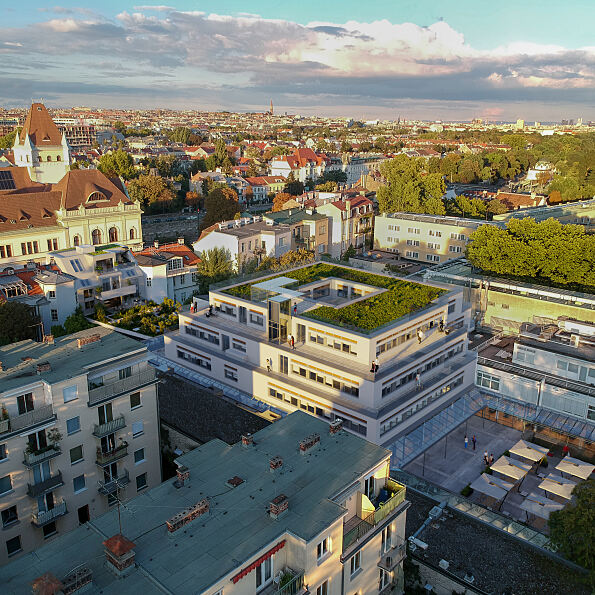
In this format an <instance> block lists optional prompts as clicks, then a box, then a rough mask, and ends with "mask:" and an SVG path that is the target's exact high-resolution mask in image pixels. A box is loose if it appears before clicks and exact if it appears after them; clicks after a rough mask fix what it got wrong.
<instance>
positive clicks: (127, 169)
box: [97, 149, 137, 180]
mask: <svg viewBox="0 0 595 595" xmlns="http://www.w3.org/2000/svg"><path fill="white" fill-rule="evenodd" d="M97 169H98V170H99V171H100V172H103V173H104V174H105V175H106V176H109V177H117V176H122V177H123V178H124V179H125V180H130V179H132V178H134V177H136V175H137V171H136V170H135V169H134V161H133V160H132V157H131V156H130V155H129V154H128V153H127V152H126V151H124V150H122V149H118V150H117V151H112V152H111V153H106V154H105V155H102V156H101V158H100V159H99V165H98V166H97Z"/></svg>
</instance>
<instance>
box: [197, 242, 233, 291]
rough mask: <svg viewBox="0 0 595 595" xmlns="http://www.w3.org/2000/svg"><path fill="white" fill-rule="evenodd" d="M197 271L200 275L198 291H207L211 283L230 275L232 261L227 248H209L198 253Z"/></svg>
mask: <svg viewBox="0 0 595 595" xmlns="http://www.w3.org/2000/svg"><path fill="white" fill-rule="evenodd" d="M197 272H198V274H199V276H200V277H201V282H200V291H201V293H204V292H205V291H208V287H209V285H210V284H211V283H217V282H218V281H223V280H224V279H228V278H229V277H231V275H232V273H233V261H232V258H231V254H230V252H229V250H227V249H226V248H220V247H216V248H211V249H210V250H205V251H204V252H203V253H202V254H201V255H200V262H199V263H198V267H197Z"/></svg>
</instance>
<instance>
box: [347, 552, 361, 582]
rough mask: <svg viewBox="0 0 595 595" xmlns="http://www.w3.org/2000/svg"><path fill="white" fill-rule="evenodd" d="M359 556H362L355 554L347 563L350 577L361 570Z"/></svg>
mask: <svg viewBox="0 0 595 595" xmlns="http://www.w3.org/2000/svg"><path fill="white" fill-rule="evenodd" d="M361 554H362V553H361V552H357V554H355V556H352V558H351V560H350V561H349V567H350V570H351V576H353V575H354V574H355V573H356V572H357V571H358V570H361V568H362V564H361V562H362V558H361Z"/></svg>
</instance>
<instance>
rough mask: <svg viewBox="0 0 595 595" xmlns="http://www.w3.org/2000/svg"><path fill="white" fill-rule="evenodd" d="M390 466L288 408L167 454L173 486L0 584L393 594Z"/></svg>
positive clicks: (395, 511) (398, 581) (398, 565)
mask: <svg viewBox="0 0 595 595" xmlns="http://www.w3.org/2000/svg"><path fill="white" fill-rule="evenodd" d="M389 458H390V452H388V451H387V450H385V449H383V448H381V447H378V446H375V445H373V444H370V443H369V442H366V441H365V440H363V439H361V438H358V437H356V436H353V435H351V434H349V433H348V432H345V431H344V430H341V429H340V424H333V425H331V426H329V425H328V424H327V423H324V422H323V421H320V420H317V419H314V418H312V417H310V416H308V415H305V414H303V413H300V412H296V413H293V414H291V415H289V416H287V417H286V418H284V419H282V420H279V421H278V422H276V423H274V424H272V425H270V426H268V427H266V428H264V429H262V430H260V431H258V432H256V433H255V434H253V435H245V436H243V438H242V441H241V442H239V443H236V444H234V445H233V446H229V445H228V444H226V443H225V442H222V441H221V440H212V441H210V442H208V443H206V444H204V445H202V446H199V447H198V448H196V449H195V450H193V451H192V452H189V453H187V454H185V455H183V456H181V457H179V458H178V459H176V463H177V465H178V470H177V478H176V479H175V480H170V481H167V482H165V483H163V484H161V485H160V486H158V487H155V488H153V489H151V490H147V491H145V492H144V493H143V494H141V495H139V496H137V497H136V498H134V499H133V500H131V501H129V502H126V505H125V506H122V507H121V509H120V511H119V514H120V517H118V513H117V512H116V511H111V512H109V513H108V514H105V515H103V516H102V517H100V518H98V519H94V520H92V521H90V523H89V528H88V529H87V528H86V527H80V528H79V529H78V530H77V531H75V532H74V533H72V534H71V535H67V536H63V537H61V538H60V539H58V540H56V542H55V543H52V544H48V545H47V546H45V547H44V548H42V549H41V550H39V552H38V554H37V555H36V554H30V555H28V556H25V557H24V560H23V561H22V562H21V563H20V564H19V563H18V562H14V563H11V564H8V565H7V566H5V567H4V568H1V569H0V581H2V584H3V585H4V587H5V591H6V593H7V595H13V594H15V595H16V594H17V593H18V594H20V593H23V592H30V591H31V585H32V584H33V588H34V589H35V586H36V585H37V584H43V583H45V584H47V583H48V582H50V581H51V583H52V584H54V585H58V584H59V585H61V587H58V588H62V589H64V591H66V590H67V589H66V588H65V586H66V585H70V584H72V582H73V578H74V580H76V579H78V584H77V586H78V585H80V584H81V583H83V584H85V589H86V591H88V592H91V593H99V592H104V593H105V592H109V591H113V592H116V591H117V592H121V593H130V592H143V593H146V594H147V595H149V594H150V595H152V594H153V593H155V594H157V593H164V592H166V593H172V594H175V595H178V594H179V595H183V594H186V593H188V592H189V591H191V592H192V593H196V594H200V595H213V594H215V593H219V594H223V593H225V595H236V594H237V595H241V594H248V593H259V594H262V595H266V594H279V595H289V594H296V595H297V594H299V595H305V594H306V593H312V594H313V595H314V594H316V595H340V594H341V593H346V592H349V593H371V592H378V593H382V594H384V593H394V594H396V595H399V594H400V593H403V590H404V577H403V559H404V558H405V557H406V547H405V523H406V514H407V508H408V506H409V502H408V501H407V500H406V499H405V496H406V491H405V488H404V487H403V486H402V485H400V484H399V483H397V482H395V481H393V480H392V479H390V477H389ZM118 518H119V520H118ZM119 527H121V528H122V529H121V532H120V529H119ZM75 540H76V541H75ZM73 569H76V570H77V573H78V574H77V576H76V577H73ZM6 589H8V590H6Z"/></svg>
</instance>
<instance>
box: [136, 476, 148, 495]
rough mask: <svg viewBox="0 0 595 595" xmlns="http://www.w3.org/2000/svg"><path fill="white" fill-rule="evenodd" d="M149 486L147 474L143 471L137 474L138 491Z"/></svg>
mask: <svg viewBox="0 0 595 595" xmlns="http://www.w3.org/2000/svg"><path fill="white" fill-rule="evenodd" d="M146 487H147V474H146V473H141V474H140V475H137V476H136V491H137V492H140V491H141V490H144V489H145V488H146Z"/></svg>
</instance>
